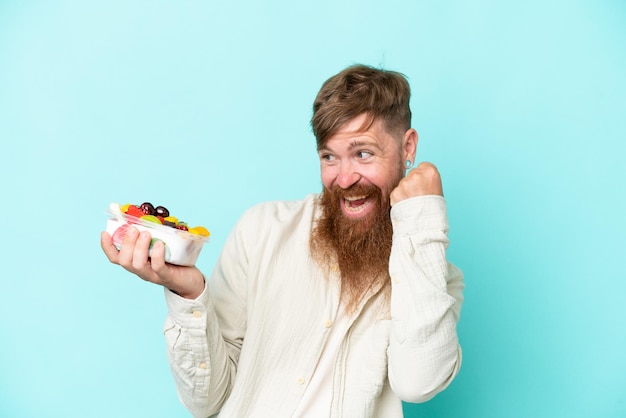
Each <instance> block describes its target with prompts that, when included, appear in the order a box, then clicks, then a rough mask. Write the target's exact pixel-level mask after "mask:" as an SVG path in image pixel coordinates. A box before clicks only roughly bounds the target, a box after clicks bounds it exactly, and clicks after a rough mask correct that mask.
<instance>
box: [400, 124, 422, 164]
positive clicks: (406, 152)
mask: <svg viewBox="0 0 626 418" xmlns="http://www.w3.org/2000/svg"><path fill="white" fill-rule="evenodd" d="M417 140H418V135H417V131H416V130H415V129H413V128H411V129H409V130H408V131H406V132H405V133H404V138H403V139H402V155H403V158H402V161H406V160H410V161H411V162H415V152H416V151H417Z"/></svg>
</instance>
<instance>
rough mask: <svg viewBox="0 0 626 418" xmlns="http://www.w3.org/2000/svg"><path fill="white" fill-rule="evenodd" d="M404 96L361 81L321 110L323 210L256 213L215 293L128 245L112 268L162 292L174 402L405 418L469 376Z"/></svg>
mask: <svg viewBox="0 0 626 418" xmlns="http://www.w3.org/2000/svg"><path fill="white" fill-rule="evenodd" d="M409 98H410V89H409V85H408V82H407V81H406V79H405V77H404V76H403V75H401V74H399V73H396V72H392V71H385V70H379V69H375V68H371V67H367V66H362V65H357V66H352V67H348V68H347V69H345V70H343V71H342V72H340V73H339V74H337V75H335V76H333V77H331V78H330V79H329V80H327V81H326V82H325V83H324V85H323V86H322V88H321V90H320V92H319V93H318V96H317V98H316V99H315V102H314V106H313V118H312V121H311V122H312V127H313V132H314V134H315V137H316V140H317V148H318V153H319V158H320V166H321V177H322V183H323V185H324V188H323V193H322V194H321V195H309V196H307V197H306V198H305V199H304V200H301V201H289V202H268V203H263V204H260V205H257V206H255V207H253V208H251V209H250V210H248V211H247V212H246V213H245V214H244V215H243V216H242V218H241V219H240V221H239V222H238V224H237V225H236V227H235V228H234V230H233V232H232V234H231V235H230V237H229V238H228V240H227V242H226V243H225V245H224V248H223V251H222V254H221V255H220V258H219V260H218V262H217V265H216V266H215V269H214V271H213V274H212V275H211V277H210V278H209V279H208V280H207V281H206V284H205V280H204V277H203V275H202V273H201V272H200V271H199V270H198V269H197V268H195V267H179V266H173V265H169V264H166V263H165V262H164V260H163V254H164V248H163V246H162V245H161V244H160V243H157V244H155V246H154V248H153V252H152V257H151V258H148V245H149V242H150V237H149V235H148V234H146V233H143V232H142V233H141V234H139V233H138V232H137V231H136V230H133V231H132V232H129V233H128V235H127V236H126V238H125V239H124V242H123V244H122V247H121V249H120V250H119V252H118V251H117V250H116V249H115V247H114V246H113V245H112V242H111V237H110V236H109V235H108V234H106V233H103V235H102V242H101V244H102V248H103V250H104V252H105V253H106V255H107V257H108V258H109V260H110V261H111V262H113V263H116V264H119V265H121V266H123V267H124V268H125V269H127V270H128V271H130V272H132V273H135V274H136V275H138V276H139V277H140V278H142V279H144V280H147V281H150V282H154V283H157V284H160V285H163V286H164V287H165V298H166V302H167V305H168V316H167V319H166V323H165V337H166V341H167V347H168V358H169V362H170V366H171V369H172V373H173V376H174V380H175V382H176V385H177V390H178V393H179V397H180V399H181V401H182V402H183V404H184V405H185V406H186V407H187V408H188V409H189V411H190V412H191V413H192V414H193V415H194V416H197V417H208V416H215V415H217V414H219V415H220V416H224V417H273V418H274V417H342V418H350V417H384V418H389V417H391V418H393V417H401V416H402V404H401V401H402V400H404V401H407V402H423V401H426V400H428V399H430V398H432V397H433V396H435V395H436V394H437V393H438V392H440V391H441V390H443V389H444V388H445V387H447V385H448V384H449V383H450V382H451V381H452V380H453V379H454V377H455V376H456V374H457V373H458V370H459V368H460V365H461V349H460V346H459V342H458V338H457V333H456V324H457V321H458V319H459V314H460V309H461V303H462V299H463V298H462V289H463V279H462V274H461V272H460V271H459V270H458V269H457V268H455V267H454V266H452V265H451V264H449V263H448V262H447V261H446V256H445V251H446V247H447V244H448V239H447V215H446V206H445V200H444V198H443V192H442V185H441V180H440V176H439V173H438V171H437V169H436V168H435V166H434V165H432V164H429V163H421V164H419V165H418V166H417V167H416V168H415V169H413V170H411V171H409V172H408V174H407V175H406V176H405V170H408V169H409V168H410V167H411V166H412V165H413V162H414V160H415V151H416V147H417V141H418V136H417V132H416V131H415V130H414V129H413V128H411V111H410V109H409Z"/></svg>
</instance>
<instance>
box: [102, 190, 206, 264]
mask: <svg viewBox="0 0 626 418" xmlns="http://www.w3.org/2000/svg"><path fill="white" fill-rule="evenodd" d="M107 215H108V220H107V226H106V232H108V233H109V234H110V235H111V237H112V238H113V244H114V245H115V246H116V247H117V249H118V250H119V249H120V247H121V245H122V241H123V240H124V237H125V236H126V233H127V232H128V229H129V228H131V227H134V228H137V229H138V230H139V231H148V232H149V233H150V236H151V237H152V239H151V241H150V254H151V253H152V246H153V245H154V243H155V242H157V241H162V242H163V243H164V244H165V261H166V262H168V263H171V264H177V265H180V266H193V265H194V264H195V263H196V260H197V259H198V256H199V255H200V251H202V247H203V245H204V244H205V243H206V242H208V241H209V236H210V235H211V234H210V233H209V231H208V230H207V229H206V228H205V227H203V226H190V225H189V224H188V223H187V222H183V221H180V220H179V219H178V218H177V217H175V216H172V215H171V214H170V212H169V210H167V208H165V207H164V206H154V205H153V204H152V203H150V202H144V203H142V204H141V205H135V204H132V203H127V204H124V205H120V204H118V203H111V204H110V205H109V208H108V210H107Z"/></svg>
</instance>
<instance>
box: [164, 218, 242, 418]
mask: <svg viewBox="0 0 626 418" xmlns="http://www.w3.org/2000/svg"><path fill="white" fill-rule="evenodd" d="M241 230H242V228H241V227H240V226H239V225H238V226H236V227H235V229H234V230H233V233H231V235H230V236H229V238H228V239H227V241H226V243H225V245H224V248H223V250H222V253H221V254H220V257H219V259H218V262H217V264H216V266H215V269H214V271H213V274H212V275H211V277H210V279H209V280H208V281H207V284H206V286H205V289H204V291H203V292H202V294H201V295H200V296H198V298H196V299H194V300H190V299H185V298H182V297H180V296H178V295H176V294H175V293H173V292H171V291H169V290H167V289H165V300H166V303H167V307H168V314H167V317H166V320H165V325H164V335H165V341H166V346H167V355H168V361H169V364H170V369H171V371H172V375H173V377H174V382H175V384H176V389H177V392H178V397H179V398H180V401H181V402H182V404H183V405H184V406H185V407H186V408H187V409H188V410H189V412H191V414H192V415H193V416H194V417H208V416H212V415H215V414H217V413H218V412H219V411H220V409H221V408H222V405H223V403H224V401H225V400H226V399H227V398H228V396H229V395H230V392H231V390H232V385H233V382H234V378H235V374H236V370H237V362H238V360H239V353H240V350H241V346H242V344H243V336H244V334H245V327H246V321H245V318H246V315H245V303H244V301H245V293H246V285H245V283H246V267H245V266H246V261H247V257H246V249H245V248H243V247H242V245H243V242H244V240H243V239H242V238H241V235H240V231H241Z"/></svg>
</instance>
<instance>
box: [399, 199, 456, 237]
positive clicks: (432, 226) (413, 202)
mask: <svg viewBox="0 0 626 418" xmlns="http://www.w3.org/2000/svg"><path fill="white" fill-rule="evenodd" d="M391 223H392V224H393V230H394V233H395V234H398V235H399V236H405V235H411V234H413V233H415V232H418V231H427V230H438V231H444V232H445V233H447V232H448V215H447V209H446V200H445V199H444V197H443V196H438V195H427V196H416V197H412V198H409V199H405V200H402V201H400V202H398V203H396V204H395V205H393V207H392V208H391Z"/></svg>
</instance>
